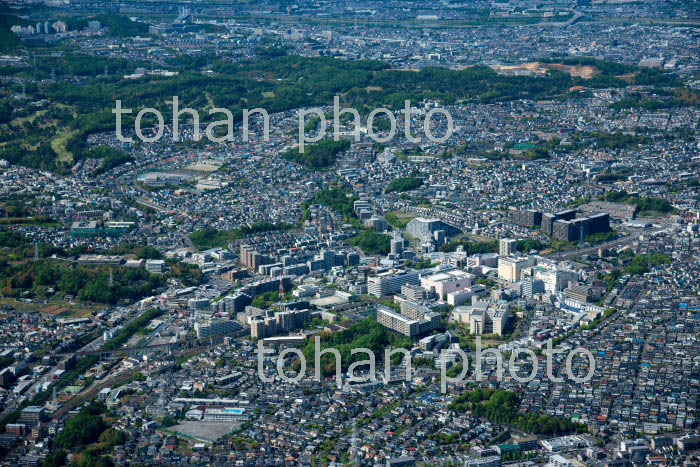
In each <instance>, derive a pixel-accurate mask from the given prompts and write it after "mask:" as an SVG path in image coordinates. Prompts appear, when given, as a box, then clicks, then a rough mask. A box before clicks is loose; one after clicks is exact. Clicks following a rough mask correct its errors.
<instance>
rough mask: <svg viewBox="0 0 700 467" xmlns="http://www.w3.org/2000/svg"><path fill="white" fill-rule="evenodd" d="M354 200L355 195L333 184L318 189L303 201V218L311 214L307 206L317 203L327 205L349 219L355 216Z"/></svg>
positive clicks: (307, 217)
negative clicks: (311, 196) (329, 186)
mask: <svg viewBox="0 0 700 467" xmlns="http://www.w3.org/2000/svg"><path fill="white" fill-rule="evenodd" d="M356 200H357V196H355V195H353V194H351V193H350V192H349V191H346V190H344V189H342V188H340V187H337V186H335V187H331V188H325V189H323V190H321V191H319V192H318V193H316V195H315V196H314V197H313V198H311V199H310V200H308V201H305V202H303V203H302V204H301V208H302V209H303V210H304V219H309V217H310V216H311V213H310V211H309V207H310V206H313V205H317V204H323V205H325V206H328V207H330V208H331V209H333V210H334V211H336V212H338V213H339V214H341V215H342V216H343V217H344V218H346V219H350V218H355V217H356V215H355V210H354V203H355V201H356Z"/></svg>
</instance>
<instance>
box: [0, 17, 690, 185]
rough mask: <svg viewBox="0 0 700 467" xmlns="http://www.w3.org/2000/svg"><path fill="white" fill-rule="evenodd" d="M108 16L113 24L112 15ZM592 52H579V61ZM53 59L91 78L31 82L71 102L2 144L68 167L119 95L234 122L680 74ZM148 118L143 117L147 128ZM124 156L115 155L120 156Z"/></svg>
mask: <svg viewBox="0 0 700 467" xmlns="http://www.w3.org/2000/svg"><path fill="white" fill-rule="evenodd" d="M127 21H129V20H128V19H127ZM104 23H105V25H109V21H104ZM131 23H133V22H129V23H125V24H126V26H129V27H132V28H133V27H137V28H139V27H140V26H136V25H138V24H140V23H133V24H131ZM111 27H112V26H111V25H110V28H111ZM57 60H58V61H60V62H61V63H59V64H58V65H60V66H56V65H57V64H56V63H52V62H55V61H57ZM586 60H587V59H581V58H578V59H575V61H577V62H586ZM45 61H46V63H45V64H42V63H43V62H44V60H42V61H40V64H39V65H38V68H35V69H32V71H28V73H39V74H41V75H43V77H47V76H48V75H49V74H50V70H60V73H62V74H63V76H64V77H69V76H92V77H93V78H91V79H89V80H88V81H87V82H86V83H85V84H77V83H74V82H71V81H68V80H59V81H54V82H52V81H51V80H47V81H46V82H44V83H42V84H40V85H39V86H38V87H37V86H33V87H32V86H30V87H29V89H28V92H29V93H31V94H32V95H33V98H42V97H43V98H47V99H49V101H50V102H51V103H52V105H53V104H56V105H61V106H63V107H61V108H56V107H51V108H50V109H49V111H50V115H42V116H41V117H40V119H39V121H40V122H41V121H44V122H46V121H47V120H48V121H50V122H54V125H53V126H49V127H46V126H44V127H43V128H39V127H37V126H36V125H34V124H33V123H28V124H25V125H22V126H21V128H20V127H14V126H6V127H5V128H3V129H2V131H0V142H10V143H9V144H7V145H6V146H5V147H4V148H3V149H2V150H1V151H0V158H4V159H8V160H10V161H11V162H13V163H19V164H22V165H26V166H31V167H40V168H45V169H51V170H58V171H63V172H65V171H67V170H68V168H69V167H70V166H71V163H74V162H76V161H78V160H80V159H83V158H85V157H89V156H91V154H90V153H89V150H88V148H87V146H86V143H85V138H86V137H87V136H88V135H89V134H91V133H95V132H101V131H110V130H113V129H114V125H115V116H114V114H112V112H111V109H112V108H113V107H114V103H115V100H117V99H119V100H121V101H122V105H123V107H125V108H132V109H133V113H132V114H131V116H128V115H125V116H124V118H123V127H124V128H131V127H133V117H134V115H135V114H136V112H137V111H138V110H139V109H141V108H143V107H154V108H157V109H159V110H160V111H161V112H162V113H163V116H164V118H165V119H166V121H168V120H170V119H171V110H172V109H171V106H170V105H169V104H168V101H169V100H171V98H172V96H174V95H177V96H179V98H180V102H181V106H182V107H185V106H188V107H192V108H195V109H198V110H199V111H200V116H201V120H202V121H205V122H206V121H215V120H219V119H220V118H221V115H220V114H214V115H212V116H210V115H209V114H208V112H205V109H207V108H209V104H210V101H211V102H213V103H214V104H215V106H216V107H224V108H227V109H229V110H230V111H231V112H232V114H233V116H234V120H235V121H237V122H240V121H241V118H242V110H243V109H252V108H254V107H262V108H265V109H266V110H267V111H268V112H269V113H273V112H279V111H283V110H289V109H294V108H300V107H308V106H316V105H329V104H331V103H332V102H333V97H334V96H335V95H339V96H342V100H341V104H342V105H344V106H352V107H354V108H356V109H358V110H359V111H360V112H362V113H367V112H368V111H369V110H370V109H373V108H376V107H378V106H383V107H389V108H394V109H398V108H403V106H404V100H411V101H412V102H413V103H414V104H415V103H417V102H418V101H419V100H421V99H425V98H431V99H439V100H441V101H442V102H443V103H446V104H449V103H454V102H456V101H457V100H460V99H466V100H473V101H478V102H485V103H488V102H494V101H507V100H513V99H519V98H527V99H543V98H560V97H561V98H564V97H566V96H567V93H568V89H569V88H570V87H571V86H575V85H584V86H587V87H601V86H614V87H623V86H626V85H627V84H628V83H627V82H626V81H624V80H621V79H619V78H616V76H617V74H619V73H621V72H623V71H624V72H625V73H632V74H633V75H635V78H634V80H635V82H636V83H637V84H655V85H657V86H675V85H678V78H677V77H676V76H675V75H673V74H669V73H665V72H662V71H659V70H649V69H644V68H639V67H634V66H631V65H620V64H614V63H608V62H600V61H595V60H594V61H592V62H591V63H593V64H594V65H595V66H596V67H598V68H599V69H600V70H601V72H600V73H598V74H597V75H596V76H595V77H594V78H593V79H590V80H584V79H582V78H577V77H572V76H570V75H569V74H567V73H564V72H561V71H556V70H555V71H551V72H549V73H548V74H547V75H545V76H504V75H499V74H497V73H496V72H495V71H494V70H492V69H491V68H489V67H487V66H482V65H477V66H473V67H470V68H466V69H463V70H449V69H443V68H426V69H423V70H421V71H408V70H390V69H388V65H387V64H385V63H381V62H376V61H352V60H338V59H333V58H328V57H313V58H312V57H299V56H278V57H274V58H269V59H265V60H263V61H260V62H255V63H251V62H248V63H237V64H232V63H229V62H226V61H224V60H223V59H221V58H217V57H213V56H211V57H209V56H206V57H204V59H203V60H194V61H192V63H189V62H187V63H186V64H185V65H180V66H182V68H178V65H177V64H174V65H173V66H174V67H175V68H176V69H178V70H179V71H180V74H179V75H177V76H173V77H159V76H150V77H144V78H141V79H138V80H124V79H121V74H122V72H124V71H127V70H130V69H132V68H133V67H134V66H136V65H138V64H134V63H132V64H129V63H126V62H124V61H123V60H119V59H117V60H113V59H107V58H99V57H92V56H86V55H80V54H66V55H64V56H62V57H46V60H45ZM563 61H565V62H566V60H563ZM105 65H106V66H107V68H108V73H110V75H108V76H106V77H105V76H97V74H101V73H103V72H104V71H103V70H104V67H105ZM205 65H206V66H207V68H210V69H212V70H213V71H214V72H215V73H214V74H213V75H211V76H207V75H203V74H201V73H199V67H202V66H205ZM41 67H47V68H48V69H43V68H41ZM12 72H17V70H13V71H12ZM22 73H27V72H24V71H23V72H22ZM115 74H116V75H115ZM8 102H9V104H10V105H14V104H13V101H11V99H10V98H6V99H3V100H0V106H6V105H7V104H8ZM71 112H74V113H75V114H76V118H73V117H72V116H71ZM56 122H57V123H56ZM37 124H38V122H37ZM146 124H147V123H146V121H145V122H144V126H146ZM51 129H54V130H55V134H54V135H53V137H54V138H56V135H58V134H59V132H62V133H60V134H63V135H67V143H66V145H65V146H66V151H67V153H68V155H69V156H70V157H72V160H67V161H66V160H62V159H61V158H60V157H59V154H56V153H55V151H54V150H53V149H52V147H51V145H50V144H46V141H47V138H46V137H47V134H48V133H49V132H50V131H51ZM41 143H44V144H41ZM37 144H38V145H37ZM324 144H329V143H324ZM319 149H331V150H332V151H331V152H333V151H335V152H336V153H337V151H336V150H335V148H334V147H330V146H329V147H328V148H324V147H323V145H321V146H319ZM341 150H342V148H341ZM327 154H329V152H328V151H323V152H321V153H319V154H318V155H312V156H307V155H304V157H303V158H301V157H298V156H297V157H294V155H293V154H291V153H290V154H289V157H290V158H293V159H298V160H297V161H298V162H300V163H304V164H306V165H307V166H310V167H313V168H320V167H326V166H328V165H329V164H331V163H332V161H333V160H334V157H329V156H328V155H327ZM64 156H65V155H64ZM540 156H541V155H540V154H529V155H528V157H540ZM64 158H65V157H64ZM125 160H126V159H124V158H122V159H116V161H117V162H124V161H125Z"/></svg>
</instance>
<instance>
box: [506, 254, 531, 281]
mask: <svg viewBox="0 0 700 467" xmlns="http://www.w3.org/2000/svg"><path fill="white" fill-rule="evenodd" d="M534 265H535V259H534V258H531V257H515V256H507V257H504V258H498V277H499V278H501V279H503V280H506V281H508V282H518V281H519V280H520V277H521V275H522V271H523V269H525V268H528V267H531V266H534Z"/></svg>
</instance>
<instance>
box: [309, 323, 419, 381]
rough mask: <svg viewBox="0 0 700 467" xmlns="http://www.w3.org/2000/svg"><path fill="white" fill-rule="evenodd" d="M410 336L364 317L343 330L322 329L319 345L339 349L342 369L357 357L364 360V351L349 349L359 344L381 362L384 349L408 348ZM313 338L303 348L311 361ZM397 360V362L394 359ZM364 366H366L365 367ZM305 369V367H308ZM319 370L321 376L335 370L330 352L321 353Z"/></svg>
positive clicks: (365, 358)
mask: <svg viewBox="0 0 700 467" xmlns="http://www.w3.org/2000/svg"><path fill="white" fill-rule="evenodd" d="M412 343H413V342H412V341H411V339H409V338H408V337H406V336H403V335H402V334H399V333H396V332H393V331H390V330H388V329H387V328H385V327H384V326H382V325H381V324H379V323H378V322H377V321H375V320H373V319H369V318H368V319H365V320H363V321H360V322H359V323H355V324H353V325H352V326H350V327H349V328H347V329H346V330H344V331H340V332H335V333H323V334H322V335H321V349H322V350H323V349H327V348H333V349H336V350H338V352H340V357H341V363H342V369H343V371H346V370H347V369H348V367H349V366H350V365H351V364H352V363H354V362H358V361H362V360H367V359H368V358H369V357H368V355H367V354H365V353H362V352H359V353H356V354H355V355H351V354H350V351H351V350H352V349H356V348H359V347H364V348H366V349H370V350H372V352H374V355H375V358H376V359H377V364H382V363H384V349H385V348H387V347H391V348H408V347H410V346H411V345H412ZM314 352H315V347H314V341H313V340H311V341H310V342H309V343H308V344H307V345H306V347H304V349H303V353H304V356H305V357H306V361H307V362H313V361H314ZM394 363H398V362H396V361H395V362H394ZM365 369H366V368H365ZM307 371H308V370H307ZM321 371H322V373H323V375H324V376H329V375H333V374H335V359H334V358H333V356H332V355H330V354H324V355H322V356H321Z"/></svg>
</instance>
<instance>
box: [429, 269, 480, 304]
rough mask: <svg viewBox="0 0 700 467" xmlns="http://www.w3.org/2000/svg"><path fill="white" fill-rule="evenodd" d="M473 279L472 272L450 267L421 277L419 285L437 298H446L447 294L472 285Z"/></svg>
mask: <svg viewBox="0 0 700 467" xmlns="http://www.w3.org/2000/svg"><path fill="white" fill-rule="evenodd" d="M475 279H476V277H475V276H474V274H470V273H468V272H465V271H462V270H461V269H451V270H447V271H440V272H438V273H436V274H431V275H430V276H426V277H421V279H420V285H421V287H423V288H424V289H425V290H426V291H427V292H428V293H429V294H431V295H433V296H437V297H438V299H439V300H447V294H449V293H452V292H455V291H457V290H464V289H466V288H468V287H470V286H472V285H473V284H474V281H475Z"/></svg>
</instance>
